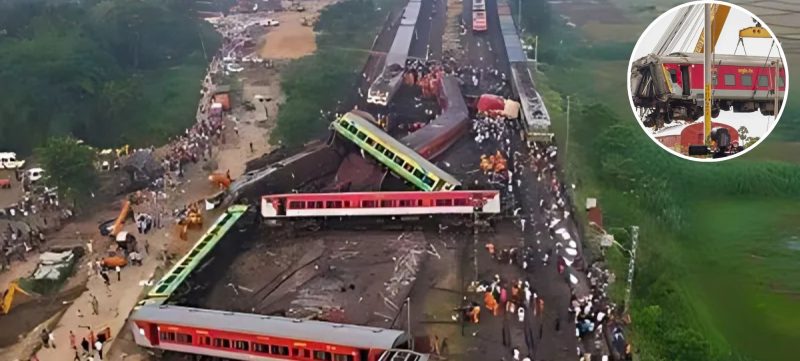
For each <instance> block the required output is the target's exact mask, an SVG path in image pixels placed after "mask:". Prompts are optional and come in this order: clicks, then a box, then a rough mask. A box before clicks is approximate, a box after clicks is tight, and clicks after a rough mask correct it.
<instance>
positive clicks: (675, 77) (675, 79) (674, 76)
mask: <svg viewBox="0 0 800 361" xmlns="http://www.w3.org/2000/svg"><path fill="white" fill-rule="evenodd" d="M669 77H670V79H672V82H673V83H677V82H678V71H676V70H675V69H670V70H669Z"/></svg>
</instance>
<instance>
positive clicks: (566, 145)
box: [564, 95, 569, 162]
mask: <svg viewBox="0 0 800 361" xmlns="http://www.w3.org/2000/svg"><path fill="white" fill-rule="evenodd" d="M568 150H569V95H567V140H566V141H564V161H565V162H569V160H568V159H567V151H568Z"/></svg>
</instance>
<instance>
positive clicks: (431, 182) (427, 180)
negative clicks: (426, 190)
mask: <svg viewBox="0 0 800 361" xmlns="http://www.w3.org/2000/svg"><path fill="white" fill-rule="evenodd" d="M422 183H425V184H426V185H428V187H433V183H434V182H433V179H430V178H428V177H423V178H422Z"/></svg>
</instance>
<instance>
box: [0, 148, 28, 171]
mask: <svg viewBox="0 0 800 361" xmlns="http://www.w3.org/2000/svg"><path fill="white" fill-rule="evenodd" d="M24 165H25V161H24V160H17V153H13V152H0V169H17V168H22V166H24Z"/></svg>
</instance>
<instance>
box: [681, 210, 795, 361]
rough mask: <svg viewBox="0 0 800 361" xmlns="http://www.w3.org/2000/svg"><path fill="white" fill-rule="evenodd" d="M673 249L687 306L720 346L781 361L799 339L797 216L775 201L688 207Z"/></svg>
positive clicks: (760, 357)
mask: <svg viewBox="0 0 800 361" xmlns="http://www.w3.org/2000/svg"><path fill="white" fill-rule="evenodd" d="M690 209H691V211H692V218H691V221H690V222H689V225H690V227H689V229H688V230H687V232H686V234H685V235H683V236H682V237H681V238H680V239H679V241H678V243H679V247H677V248H676V250H677V252H676V254H675V255H674V256H675V257H680V258H681V259H683V260H684V262H683V263H684V264H685V265H686V266H687V269H688V270H689V272H688V273H687V275H688V277H687V280H686V289H687V292H688V293H689V294H690V295H691V296H693V297H691V298H689V299H691V300H693V301H694V302H696V303H697V305H696V306H695V308H698V309H700V308H702V309H704V311H705V312H707V313H708V316H709V318H710V321H711V322H712V324H713V325H714V327H715V328H716V329H717V331H718V332H719V333H720V334H722V335H723V336H724V337H725V338H726V339H727V340H728V343H729V344H730V345H731V346H732V347H734V348H736V349H739V350H741V351H742V352H743V353H744V354H748V355H752V356H755V357H757V358H758V359H762V360H774V361H778V360H788V359H790V355H791V354H793V353H794V352H795V346H796V342H797V340H800V328H798V327H797V326H798V325H800V312H797V310H798V307H799V306H800V267H798V264H797V259H798V257H800V249H799V248H798V247H800V224H798V222H797V220H798V219H800V209H798V208H797V203H796V202H788V201H782V200H777V199H724V200H721V201H710V200H705V201H702V202H696V203H694V204H692V205H691V206H690Z"/></svg>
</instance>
